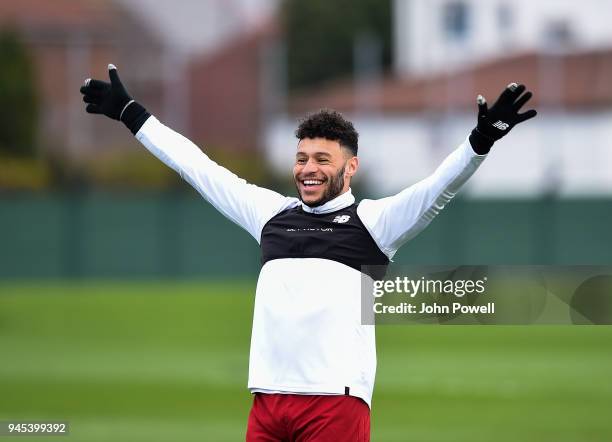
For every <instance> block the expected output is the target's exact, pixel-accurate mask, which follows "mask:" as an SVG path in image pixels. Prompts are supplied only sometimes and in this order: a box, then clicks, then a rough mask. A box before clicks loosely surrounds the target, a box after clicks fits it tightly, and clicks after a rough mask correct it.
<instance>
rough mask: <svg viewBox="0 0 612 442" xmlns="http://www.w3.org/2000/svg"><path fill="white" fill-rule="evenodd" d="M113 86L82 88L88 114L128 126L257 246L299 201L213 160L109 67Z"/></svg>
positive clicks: (90, 83)
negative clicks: (156, 114)
mask: <svg viewBox="0 0 612 442" xmlns="http://www.w3.org/2000/svg"><path fill="white" fill-rule="evenodd" d="M109 77H110V80H111V81H110V83H107V82H104V81H100V80H91V79H88V80H86V81H85V85H84V86H83V87H81V93H82V94H83V95H84V97H83V101H85V102H86V103H88V105H87V107H86V111H87V112H88V113H93V114H103V115H106V116H108V117H109V118H112V119H115V120H119V121H121V122H123V123H124V124H125V125H126V126H127V127H128V128H129V129H130V131H131V132H132V133H133V134H134V135H135V136H136V138H137V139H138V140H139V141H140V142H141V143H142V144H143V145H144V146H145V147H146V148H147V149H148V150H149V151H150V152H151V153H152V154H153V155H155V156H156V157H157V158H159V159H160V160H161V161H163V162H164V163H165V164H166V165H167V166H169V167H171V168H172V169H174V170H175V171H176V172H177V173H178V174H179V175H180V176H181V177H182V178H183V179H184V180H185V181H187V182H188V183H189V184H191V186H193V187H194V188H195V189H196V190H197V191H198V192H199V193H200V194H201V195H202V196H203V197H204V199H206V200H207V201H208V202H210V203H211V204H212V205H213V206H214V207H215V208H216V209H217V210H219V211H220V212H221V213H222V214H223V215H224V216H225V217H227V218H228V219H230V220H231V221H233V222H235V223H236V224H238V225H239V226H241V227H243V228H244V229H245V230H246V231H248V232H249V233H250V234H251V235H252V236H253V237H254V238H255V239H256V240H257V242H259V241H260V237H261V230H262V229H263V226H264V225H265V223H266V222H267V221H268V220H269V219H270V218H272V217H273V216H274V215H275V214H276V213H278V212H280V211H281V210H283V209H284V208H287V207H290V206H292V205H294V204H295V203H296V201H297V200H296V199H295V198H290V197H285V196H282V195H280V194H278V193H276V192H274V191H272V190H268V189H264V188H261V187H258V186H255V185H253V184H249V183H247V182H246V181H245V180H244V179H242V178H239V177H238V176H236V175H235V174H233V173H232V172H230V171H229V170H227V169H225V168H224V167H221V166H219V165H218V164H217V163H215V162H214V161H212V160H211V159H210V158H208V156H207V155H206V154H204V152H202V151H201V150H200V149H199V148H198V147H197V146H196V145H195V144H194V143H192V142H191V141H190V140H188V139H187V138H185V137H184V136H182V135H181V134H179V133H177V132H175V131H173V130H172V129H170V128H169V127H166V126H165V125H163V124H162V123H161V122H159V120H158V119H157V118H155V117H154V116H152V115H150V114H149V113H148V112H147V111H146V109H145V108H144V107H142V106H141V105H140V104H139V103H137V102H135V101H134V100H133V99H132V97H130V96H129V94H128V93H127V91H126V90H125V88H124V86H123V84H121V81H120V80H119V76H118V74H117V69H116V68H115V66H113V65H109Z"/></svg>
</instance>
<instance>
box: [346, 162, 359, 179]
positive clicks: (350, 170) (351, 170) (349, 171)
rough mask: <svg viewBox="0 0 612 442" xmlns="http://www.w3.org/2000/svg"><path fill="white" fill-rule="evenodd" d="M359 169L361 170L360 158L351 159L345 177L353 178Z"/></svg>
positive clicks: (347, 163)
mask: <svg viewBox="0 0 612 442" xmlns="http://www.w3.org/2000/svg"><path fill="white" fill-rule="evenodd" d="M357 169H359V158H357V157H351V158H349V160H348V161H347V162H346V167H345V169H344V176H345V177H348V178H351V177H352V176H353V175H355V173H356V172H357Z"/></svg>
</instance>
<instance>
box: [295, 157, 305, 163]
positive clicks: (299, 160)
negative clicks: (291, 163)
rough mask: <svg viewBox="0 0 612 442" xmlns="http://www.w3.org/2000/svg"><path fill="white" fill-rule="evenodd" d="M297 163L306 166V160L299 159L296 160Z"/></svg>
mask: <svg viewBox="0 0 612 442" xmlns="http://www.w3.org/2000/svg"><path fill="white" fill-rule="evenodd" d="M295 162H296V163H297V164H306V160H305V159H304V158H298V159H297V160H295Z"/></svg>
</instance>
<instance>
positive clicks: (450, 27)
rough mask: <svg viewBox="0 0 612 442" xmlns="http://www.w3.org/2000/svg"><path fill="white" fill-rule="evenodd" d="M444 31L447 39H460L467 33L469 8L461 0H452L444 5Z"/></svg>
mask: <svg viewBox="0 0 612 442" xmlns="http://www.w3.org/2000/svg"><path fill="white" fill-rule="evenodd" d="M442 14H443V15H442V16H443V20H444V23H443V26H444V33H445V34H446V36H447V37H448V38H449V39H453V40H462V39H464V38H465V37H466V36H467V34H468V19H469V8H468V6H467V5H466V4H465V2H462V1H452V2H449V3H446V4H445V5H444V10H443V13H442Z"/></svg>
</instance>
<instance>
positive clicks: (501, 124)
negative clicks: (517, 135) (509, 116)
mask: <svg viewBox="0 0 612 442" xmlns="http://www.w3.org/2000/svg"><path fill="white" fill-rule="evenodd" d="M493 127H496V128H498V129H499V130H506V129H508V128H509V127H510V125H509V124H508V123H504V122H503V121H501V120H499V121H496V122H495V123H493Z"/></svg>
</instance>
